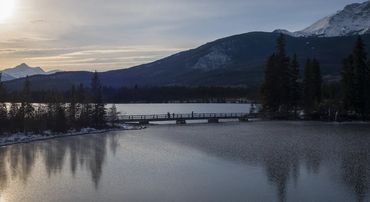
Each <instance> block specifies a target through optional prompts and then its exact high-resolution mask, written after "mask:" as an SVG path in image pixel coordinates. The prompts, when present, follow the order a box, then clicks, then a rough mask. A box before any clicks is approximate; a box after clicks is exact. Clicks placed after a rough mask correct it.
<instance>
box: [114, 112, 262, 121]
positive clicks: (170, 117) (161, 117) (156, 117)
mask: <svg viewBox="0 0 370 202" xmlns="http://www.w3.org/2000/svg"><path fill="white" fill-rule="evenodd" d="M256 117H257V115H256V114H249V113H191V114H153V115H122V116H120V117H119V121H120V122H123V123H130V122H142V123H145V122H146V123H148V122H159V121H181V120H211V119H214V120H216V119H217V120H219V119H243V120H245V119H250V118H256Z"/></svg>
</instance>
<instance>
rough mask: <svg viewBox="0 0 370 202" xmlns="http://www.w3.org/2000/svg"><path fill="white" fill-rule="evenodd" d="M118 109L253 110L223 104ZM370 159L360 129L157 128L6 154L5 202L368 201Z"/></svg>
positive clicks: (2, 162)
mask: <svg viewBox="0 0 370 202" xmlns="http://www.w3.org/2000/svg"><path fill="white" fill-rule="evenodd" d="M179 107H182V108H181V109H180V108H179ZM187 107H188V108H187ZM118 108H119V109H120V110H121V111H123V112H127V113H129V114H133V113H134V114H146V113H147V112H148V113H149V114H150V113H162V112H164V113H166V112H167V111H170V112H174V113H189V111H190V112H191V111H194V112H210V111H209V110H220V111H216V112H247V111H248V106H247V105H227V104H226V105H225V104H223V105H222V104H221V105H216V106H215V107H213V106H212V107H211V105H201V106H199V105H198V106H197V105H196V104H194V105H177V107H176V106H173V105H172V106H171V105H170V106H166V105H155V106H151V105H120V106H118ZM210 108H211V109H210ZM140 109H142V110H143V111H140ZM176 110H177V111H176ZM232 110H238V111H232ZM369 154H370V125H369V124H363V123H353V124H336V123H322V122H289V121H280V122H275V121H271V122H263V121H260V122H249V123H239V122H227V123H220V124H189V125H181V126H177V125H174V124H168V125H151V126H149V127H148V128H147V129H144V130H138V131H117V132H108V133H104V134H96V135H85V136H76V137H68V138H61V139H53V140H47V141H40V142H33V143H29V144H19V145H12V146H8V147H2V148H0V201H1V202H3V201H4V202H8V201H9V202H13V201H27V202H40V201H58V202H59V201H158V202H159V201H160V202H162V201H171V202H172V201H179V202H188V201H212V202H214V201H293V202H294V201H302V202H304V201H307V202H311V201H319V202H320V201H323V202H327V201H344V202H347V201H363V202H365V201H370V196H369V191H370V155H369Z"/></svg>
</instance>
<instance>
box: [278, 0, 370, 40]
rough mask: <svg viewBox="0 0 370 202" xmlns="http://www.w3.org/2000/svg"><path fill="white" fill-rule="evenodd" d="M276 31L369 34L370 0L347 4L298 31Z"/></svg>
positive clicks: (316, 34) (337, 34) (313, 33)
mask: <svg viewBox="0 0 370 202" xmlns="http://www.w3.org/2000/svg"><path fill="white" fill-rule="evenodd" d="M275 32H279V33H283V34H288V35H291V36H296V37H299V36H306V37H307V36H321V37H335V36H348V35H357V34H368V33H370V1H366V2H363V3H354V4H350V5H347V6H345V7H344V9H343V10H341V11H338V12H337V13H335V14H333V15H330V16H327V17H325V18H323V19H321V20H319V21H317V22H315V23H314V24H312V25H311V26H309V27H307V28H305V29H303V30H301V31H298V32H288V31H286V30H276V31H275Z"/></svg>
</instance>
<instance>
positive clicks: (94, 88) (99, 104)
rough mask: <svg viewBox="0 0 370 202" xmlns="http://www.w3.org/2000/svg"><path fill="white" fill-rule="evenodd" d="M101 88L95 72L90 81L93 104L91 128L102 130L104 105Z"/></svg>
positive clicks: (104, 114) (104, 112)
mask: <svg viewBox="0 0 370 202" xmlns="http://www.w3.org/2000/svg"><path fill="white" fill-rule="evenodd" d="M101 91H102V86H101V84H100V80H99V75H98V72H96V71H95V73H94V75H93V78H92V80H91V94H92V98H93V103H94V109H93V126H95V127H97V128H102V127H104V126H105V116H106V111H105V104H104V103H103V98H102V92H101Z"/></svg>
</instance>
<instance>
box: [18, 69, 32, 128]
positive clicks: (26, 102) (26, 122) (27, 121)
mask: <svg viewBox="0 0 370 202" xmlns="http://www.w3.org/2000/svg"><path fill="white" fill-rule="evenodd" d="M30 100H31V82H30V81H29V78H28V76H27V77H26V80H25V82H24V86H23V90H22V95H21V107H20V109H19V116H20V119H21V123H22V125H23V128H22V129H23V131H24V132H26V133H27V132H29V130H30V128H31V121H32V119H33V118H34V117H33V116H34V110H35V109H34V108H33V106H32V104H31V103H30Z"/></svg>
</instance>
